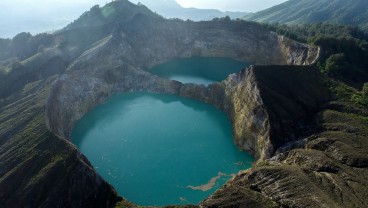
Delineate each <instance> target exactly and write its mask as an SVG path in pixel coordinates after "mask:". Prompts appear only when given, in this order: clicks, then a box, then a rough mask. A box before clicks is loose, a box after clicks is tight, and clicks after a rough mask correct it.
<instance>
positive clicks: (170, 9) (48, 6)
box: [0, 0, 247, 38]
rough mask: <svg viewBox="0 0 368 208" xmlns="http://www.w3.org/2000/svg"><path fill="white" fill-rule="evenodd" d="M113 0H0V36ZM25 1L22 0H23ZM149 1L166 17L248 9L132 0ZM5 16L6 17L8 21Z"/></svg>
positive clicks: (65, 20)
mask: <svg viewBox="0 0 368 208" xmlns="http://www.w3.org/2000/svg"><path fill="white" fill-rule="evenodd" d="M110 1H111V0H108V1H106V0H93V1H75V2H72V1H71V2H67V3H62V2H60V1H58V2H43V1H40V0H35V1H32V2H28V3H26V4H25V5H23V6H19V7H16V6H14V3H9V1H8V0H5V1H1V2H0V19H2V20H3V21H0V38H13V37H14V36H15V35H17V34H19V33H21V32H30V33H31V34H33V35H36V34H38V33H43V32H54V31H56V30H59V29H61V28H63V27H65V26H66V25H67V24H69V23H70V22H72V21H73V20H75V19H77V18H78V17H79V15H80V14H82V13H83V12H84V11H86V10H89V9H90V8H91V7H93V6H94V5H96V4H99V5H100V6H101V7H102V6H104V5H105V4H106V3H108V2H110ZM21 2H23V1H21ZM131 2H132V3H135V4H138V3H139V2H140V3H142V4H144V5H146V6H147V7H148V8H150V9H151V10H152V11H154V12H156V13H158V14H160V15H162V16H164V17H166V18H180V19H184V20H186V19H191V20H195V21H199V20H211V19H213V18H215V17H224V16H230V17H231V18H241V17H243V16H244V15H246V14H247V13H245V12H221V11H219V10H216V9H196V8H183V7H181V6H180V5H179V4H178V3H177V2H176V1H175V0H157V1H156V0H155V1H149V0H131ZM5 20H6V21H5Z"/></svg>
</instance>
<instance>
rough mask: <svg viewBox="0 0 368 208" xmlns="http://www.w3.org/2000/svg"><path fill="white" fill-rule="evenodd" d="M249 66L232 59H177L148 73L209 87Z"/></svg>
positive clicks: (153, 68)
mask: <svg viewBox="0 0 368 208" xmlns="http://www.w3.org/2000/svg"><path fill="white" fill-rule="evenodd" d="M247 66H249V63H245V62H241V61H236V60H234V59H231V58H218V57H216V58H212V57H209V58H204V57H191V58H177V59H174V60H171V61H168V62H166V63H163V64H159V65H157V66H155V67H152V68H151V69H149V70H148V71H149V72H150V73H152V74H156V75H159V76H162V77H165V78H168V79H171V80H177V81H180V82H182V83H195V84H203V85H208V84H210V83H213V82H219V81H222V80H224V79H226V77H227V76H228V75H229V74H232V73H236V72H239V71H240V70H242V69H244V68H245V67H247Z"/></svg>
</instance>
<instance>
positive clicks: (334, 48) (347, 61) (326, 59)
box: [262, 23, 368, 89]
mask: <svg viewBox="0 0 368 208" xmlns="http://www.w3.org/2000/svg"><path fill="white" fill-rule="evenodd" d="M262 25H263V26H264V27H266V28H268V29H270V30H272V31H274V32H276V33H278V34H280V35H284V36H286V37H289V38H291V39H294V40H297V41H300V42H304V43H308V44H313V45H316V46H319V47H320V48H321V54H320V59H319V61H318V62H317V63H316V65H317V66H318V67H319V68H320V70H321V72H323V73H324V74H326V75H328V76H329V77H331V78H334V79H338V80H340V81H342V82H344V83H346V84H347V85H349V86H352V87H355V88H356V89H361V87H362V86H363V84H364V83H365V82H367V81H368V34H367V33H365V32H364V31H362V30H360V29H359V28H358V27H354V26H344V25H332V24H321V23H319V24H307V25H294V26H289V25H279V24H273V25H270V24H262Z"/></svg>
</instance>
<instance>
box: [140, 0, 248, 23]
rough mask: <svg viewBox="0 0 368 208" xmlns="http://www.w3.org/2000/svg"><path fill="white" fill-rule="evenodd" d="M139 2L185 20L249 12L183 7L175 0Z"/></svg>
mask: <svg viewBox="0 0 368 208" xmlns="http://www.w3.org/2000/svg"><path fill="white" fill-rule="evenodd" d="M139 2H140V3H142V4H144V5H146V6H147V7H148V8H150V9H151V10H152V11H154V12H156V13H158V14H160V15H162V16H164V17H166V18H179V19H183V20H187V19H191V20H194V21H200V20H212V19H213V18H216V17H225V16H229V17H230V18H232V19H236V18H242V17H244V15H247V14H249V13H247V12H228V11H227V12H222V11H220V10H216V9H197V8H183V7H182V6H180V5H179V4H178V3H177V2H176V1H175V0H155V1H152V0H139Z"/></svg>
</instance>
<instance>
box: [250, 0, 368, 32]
mask: <svg viewBox="0 0 368 208" xmlns="http://www.w3.org/2000/svg"><path fill="white" fill-rule="evenodd" d="M367 10H368V4H367V1H366V0H333V1H331V0H290V1H286V2H285V3H282V4H279V5H277V6H274V7H271V8H269V9H266V10H263V11H260V12H256V13H254V14H250V15H248V16H245V17H244V19H246V20H250V21H257V22H267V23H280V24H289V25H291V24H305V23H307V24H308V23H319V22H324V23H333V24H345V25H356V26H361V27H364V28H366V27H367V24H368V16H367V13H366V12H367Z"/></svg>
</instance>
